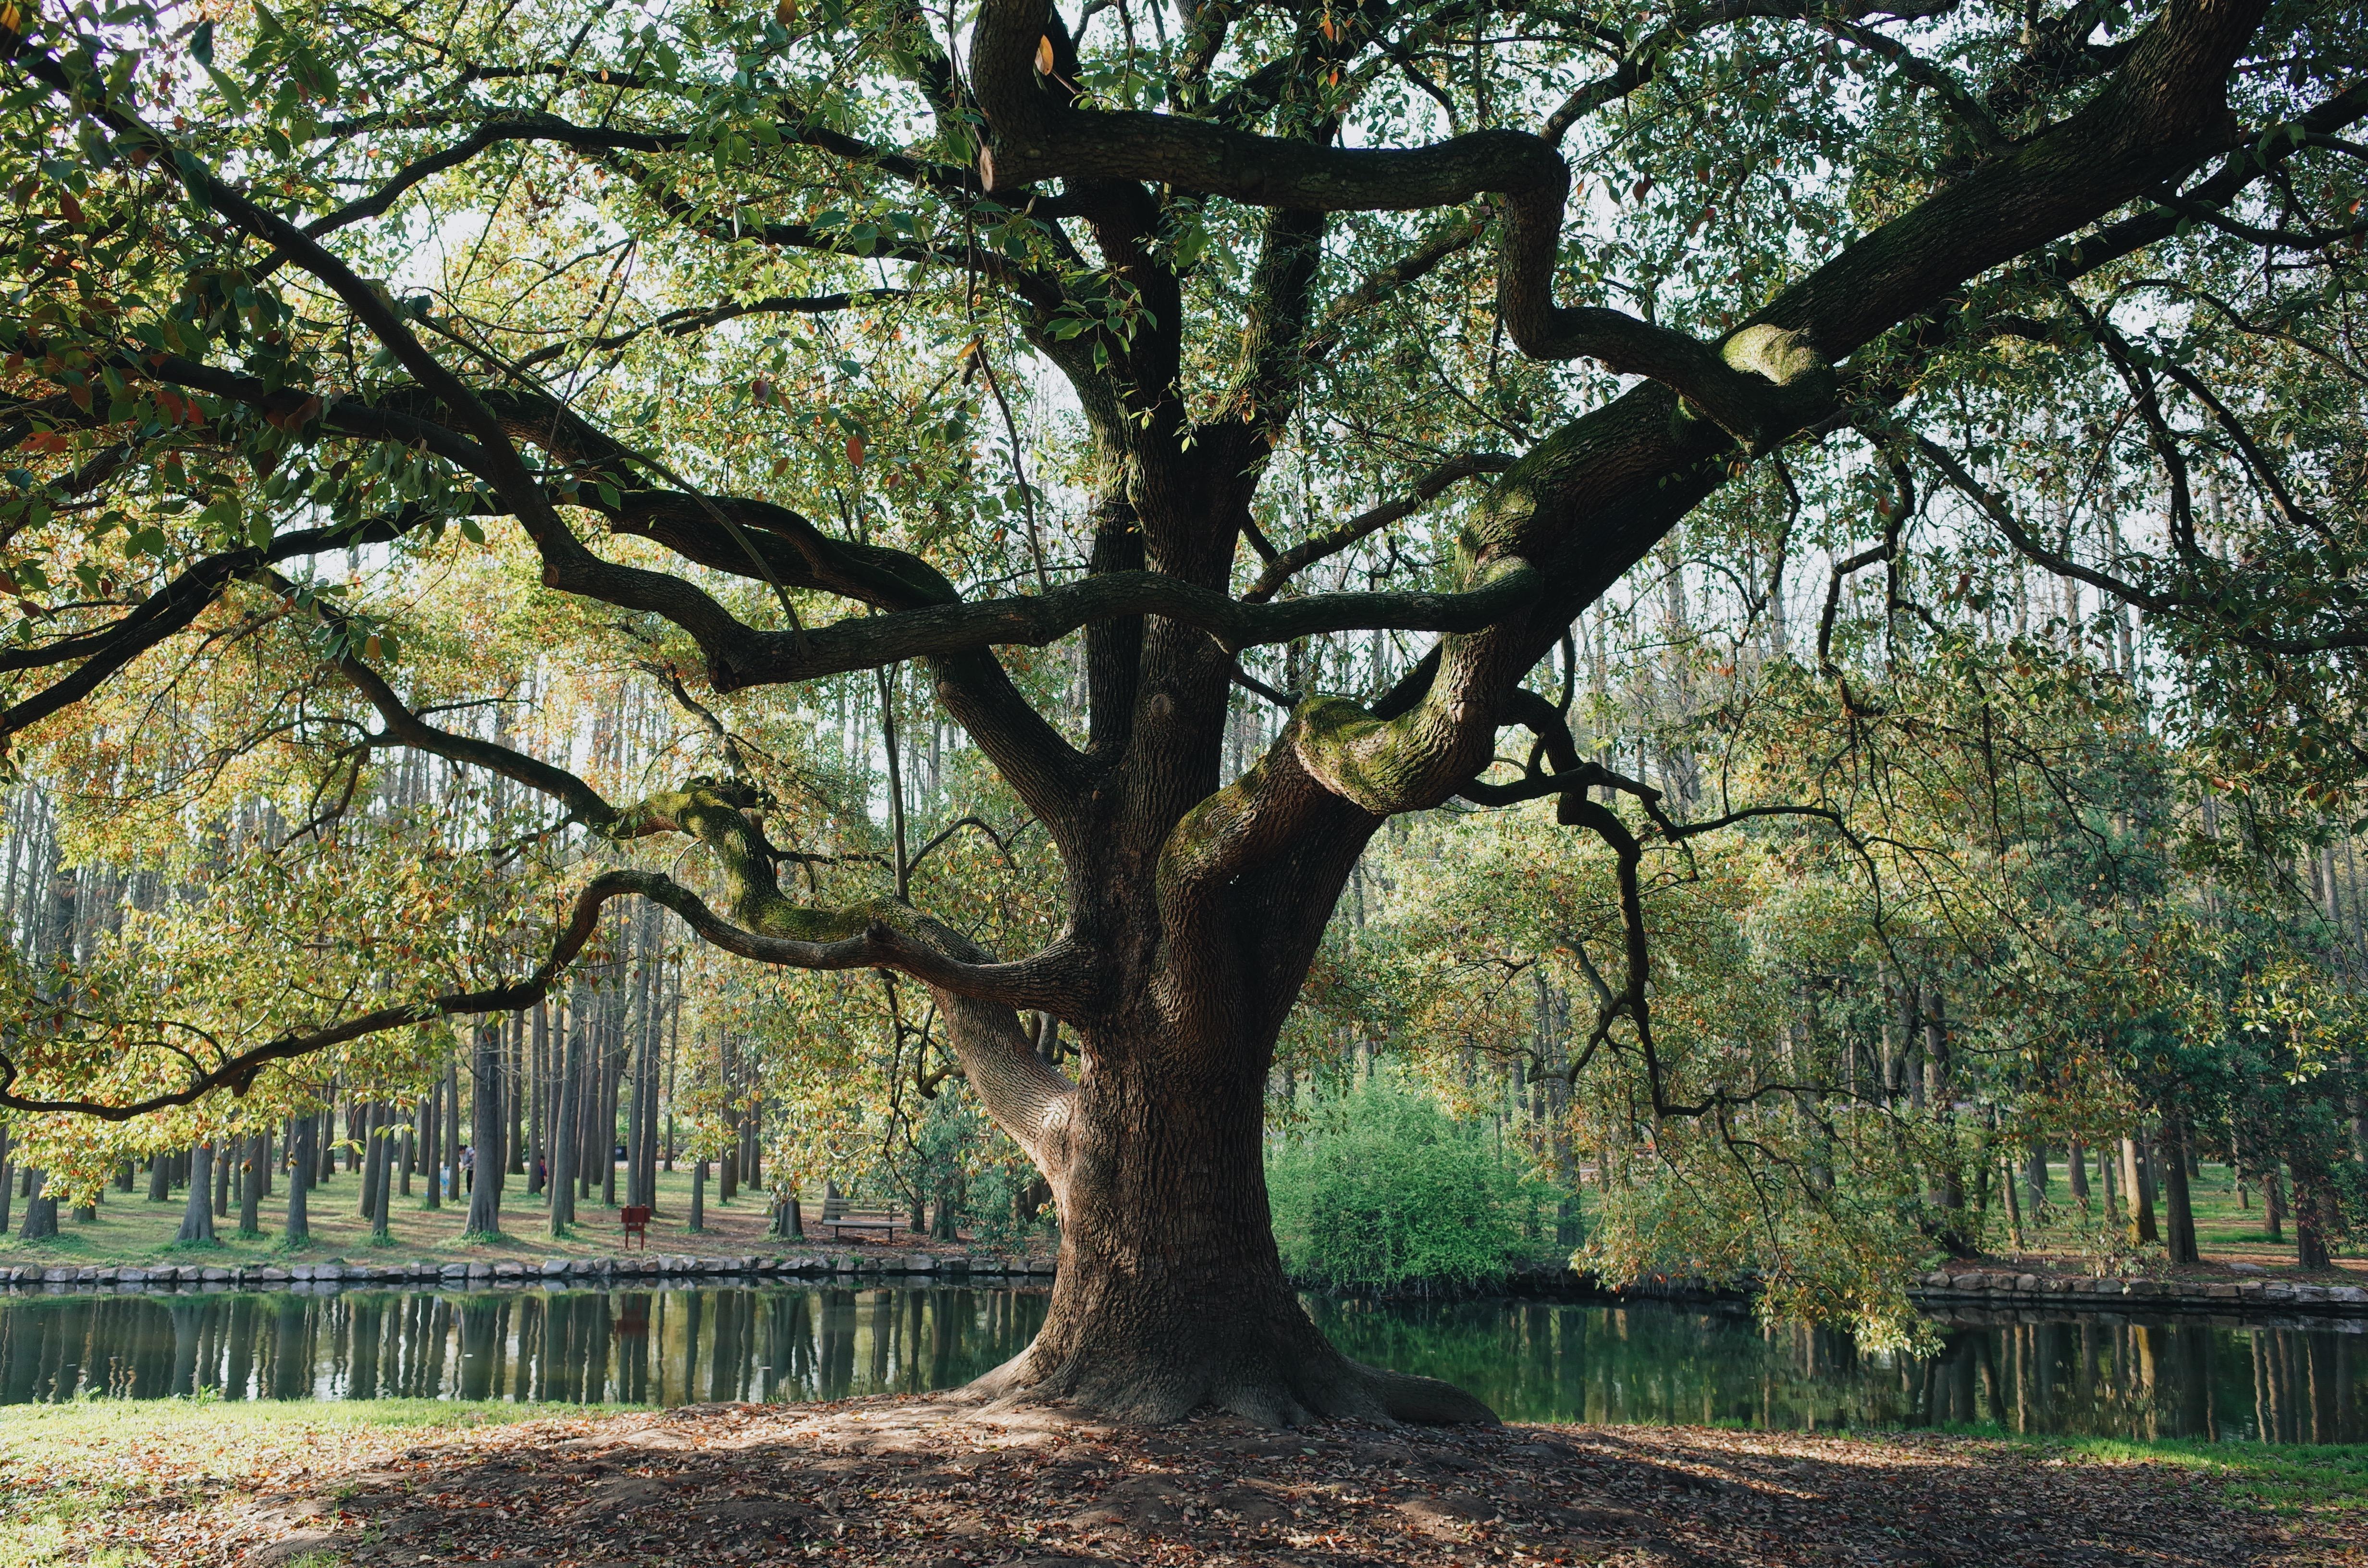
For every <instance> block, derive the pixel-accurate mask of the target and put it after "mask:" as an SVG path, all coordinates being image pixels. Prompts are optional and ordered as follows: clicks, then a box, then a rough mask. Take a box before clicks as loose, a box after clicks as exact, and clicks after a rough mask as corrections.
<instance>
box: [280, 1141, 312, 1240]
mask: <svg viewBox="0 0 2368 1568" xmlns="http://www.w3.org/2000/svg"><path fill="white" fill-rule="evenodd" d="M289 1127H290V1140H291V1142H293V1144H294V1147H293V1148H291V1149H290V1150H289V1162H288V1223H287V1227H286V1229H284V1230H283V1231H282V1232H281V1233H280V1235H279V1244H280V1245H282V1246H286V1247H299V1246H302V1245H303V1244H305V1243H307V1242H309V1241H311V1240H312V1239H313V1217H312V1211H311V1210H310V1207H309V1206H308V1205H307V1204H306V1202H305V1199H307V1198H308V1197H309V1196H310V1195H311V1193H312V1190H313V1167H314V1162H315V1161H316V1160H317V1159H318V1157H319V1151H317V1150H316V1149H315V1148H314V1147H313V1144H314V1143H315V1142H318V1141H319V1139H320V1129H321V1123H320V1121H319V1120H318V1119H315V1118H313V1117H310V1116H300V1117H298V1118H296V1119H294V1120H293V1121H292V1122H290V1124H289Z"/></svg>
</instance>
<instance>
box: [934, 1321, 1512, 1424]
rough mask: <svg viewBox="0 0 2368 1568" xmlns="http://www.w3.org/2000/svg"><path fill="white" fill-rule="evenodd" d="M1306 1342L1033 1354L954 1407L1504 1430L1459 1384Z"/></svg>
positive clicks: (968, 1390)
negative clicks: (1200, 1351)
mask: <svg viewBox="0 0 2368 1568" xmlns="http://www.w3.org/2000/svg"><path fill="white" fill-rule="evenodd" d="M1293 1337H1297V1336H1293ZM1307 1337H1308V1338H1310V1339H1313V1341H1314V1344H1313V1345H1312V1346H1310V1345H1305V1344H1302V1345H1298V1346H1290V1347H1289V1350H1290V1352H1292V1353H1290V1354H1283V1353H1279V1352H1282V1351H1283V1350H1284V1349H1285V1347H1283V1346H1258V1347H1255V1348H1252V1347H1249V1346H1236V1347H1235V1348H1234V1351H1233V1353H1231V1354H1228V1353H1225V1352H1222V1351H1221V1352H1219V1353H1218V1354H1216V1355H1214V1356H1209V1357H1204V1358H1173V1359H1171V1358H1166V1357H1157V1358H1154V1357H1147V1356H1128V1357H1108V1358H1103V1357H1092V1356H1086V1355H1080V1354H1072V1355H1070V1356H1068V1357H1066V1358H1063V1359H1061V1360H1059V1361H1057V1362H1055V1363H1053V1364H1052V1365H1049V1366H1047V1365H1044V1364H1043V1362H1042V1358H1040V1357H1039V1356H1038V1347H1037V1346H1029V1347H1028V1348H1027V1349H1026V1350H1023V1351H1021V1352H1020V1353H1019V1355H1017V1356H1015V1357H1013V1358H1011V1359H1010V1360H1008V1361H1006V1362H1005V1363H1004V1364H1003V1365H1002V1366H1000V1367H997V1368H996V1369H995V1370H993V1371H991V1372H988V1373H986V1374H985V1376H983V1377H980V1378H978V1379H976V1380H975V1381H973V1382H971V1383H970V1384H969V1385H968V1386H967V1387H965V1388H963V1389H962V1390H961V1391H960V1392H958V1393H957V1394H956V1395H955V1396H954V1397H956V1398H960V1399H964V1400H973V1401H978V1402H981V1403H985V1404H986V1405H987V1406H988V1408H989V1409H991V1410H1012V1409H1019V1408H1023V1407H1027V1406H1031V1405H1042V1406H1049V1407H1053V1408H1057V1409H1060V1410H1063V1411H1066V1412H1069V1413H1072V1414H1075V1415H1081V1416H1087V1417H1090V1418H1094V1419H1098V1420H1103V1421H1110V1422H1116V1423H1119V1424H1121V1425H1125V1426H1166V1425H1167V1424H1169V1423H1171V1422H1176V1421H1181V1420H1183V1419H1185V1418H1186V1417H1188V1416H1190V1415H1194V1414H1195V1413H1197V1412H1202V1411H1206V1410H1210V1409H1215V1410H1222V1411H1227V1412H1230V1413H1231V1414H1233V1415H1238V1416H1241V1417H1242V1418H1243V1419H1245V1420H1247V1421H1254V1422H1256V1423H1258V1425H1259V1426H1314V1425H1315V1424H1317V1423H1319V1422H1323V1421H1340V1420H1354V1421H1370V1422H1374V1423H1377V1424H1381V1425H1385V1426H1386V1425H1395V1424H1397V1423H1400V1422H1412V1423H1416V1424H1417V1425H1422V1426H1451V1425H1457V1424H1462V1423H1476V1424H1480V1425H1484V1426H1495V1425H1497V1413H1496V1412H1495V1411H1493V1410H1490V1409H1489V1408H1488V1407H1487V1406H1486V1404H1484V1403H1481V1402H1480V1401H1479V1400H1477V1399H1474V1397H1473V1396H1472V1395H1470V1394H1468V1393H1465V1392H1463V1390H1462V1389H1459V1388H1457V1387H1456V1386H1455V1385H1454V1384H1452V1383H1448V1382H1442V1381H1440V1380H1439V1379H1437V1378H1423V1377H1416V1376H1413V1375H1411V1374H1409V1373H1406V1372H1393V1371H1390V1370H1387V1369H1384V1368H1381V1367H1369V1366H1366V1365H1365V1364H1364V1363H1363V1362H1361V1361H1352V1360H1350V1359H1349V1358H1348V1357H1346V1356H1343V1355H1341V1354H1340V1353H1339V1352H1338V1350H1335V1349H1334V1348H1333V1347H1332V1346H1331V1345H1330V1344H1329V1343H1327V1342H1326V1341H1325V1340H1324V1339H1323V1338H1322V1337H1321V1336H1320V1335H1315V1334H1314V1332H1313V1330H1312V1328H1311V1330H1310V1333H1309V1335H1308V1336H1307ZM1039 1344H1040V1345H1041V1344H1042V1341H1041V1340H1040V1341H1039Z"/></svg>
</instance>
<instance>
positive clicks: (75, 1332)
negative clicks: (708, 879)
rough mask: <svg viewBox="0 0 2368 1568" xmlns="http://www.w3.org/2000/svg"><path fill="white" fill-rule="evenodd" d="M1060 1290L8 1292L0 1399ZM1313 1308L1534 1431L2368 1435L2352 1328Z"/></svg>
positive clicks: (965, 1320) (763, 1350)
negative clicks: (1938, 1325) (1908, 1339)
mask: <svg viewBox="0 0 2368 1568" xmlns="http://www.w3.org/2000/svg"><path fill="white" fill-rule="evenodd" d="M1044 1302H1045V1297H1044V1295H1043V1293H1042V1291H1030V1290H964V1289H951V1288H945V1287H928V1286H916V1287H904V1288H886V1289H873V1290H837V1289H830V1288H817V1287H814V1286H808V1285H788V1284H783V1285H768V1286H756V1287H733V1288H711V1289H680V1290H614V1291H602V1290H570V1291H552V1292H546V1291H542V1290H514V1291H487V1292H480V1293H475V1294H447V1293H445V1292H442V1291H434V1290H423V1291H400V1290H353V1291H346V1292H341V1293H322V1294H309V1293H299V1292H291V1291H281V1292H277V1293H260V1292H218V1293H217V1292H208V1293H205V1294H190V1295H154V1296H150V1295H97V1294H76V1295H58V1296H28V1297H19V1298H15V1299H9V1300H5V1301H0V1403H30V1402H45V1401H56V1400H64V1399H72V1398H74V1397H76V1396H77V1395H80V1394H84V1393H106V1394H113V1395H118V1396H123V1397H130V1398H153V1397H156V1396H160V1395H169V1394H185V1395H186V1394H190V1393H193V1392H199V1391H210V1392H213V1393H215V1394H216V1395H218V1396H219V1397H222V1398H224V1399H306V1398H312V1399H381V1398H394V1397H405V1396H408V1397H413V1398H438V1399H510V1400H557V1401H570V1402H574V1401H583V1402H604V1401H606V1402H616V1403H637V1404H638V1403H649V1404H687V1403H702V1402H706V1401H713V1400H817V1399H841V1398H845V1397H848V1396H849V1395H852V1394H862V1393H884V1392H918V1391H922V1390H926V1389H933V1388H944V1387H948V1386H951V1385H953V1384H957V1383H962V1382H966V1381H969V1380H970V1379H972V1378H973V1377H975V1376H977V1375H978V1374H979V1373H980V1372H983V1371H985V1370H986V1369H988V1368H990V1367H993V1366H995V1365H996V1364H997V1363H998V1362H1001V1361H1003V1360H1005V1359H1007V1358H1009V1357H1011V1356H1013V1355H1016V1354H1018V1353H1019V1350H1020V1349H1021V1348H1023V1347H1024V1346H1026V1345H1027V1343H1028V1342H1029V1340H1030V1338H1031V1337H1032V1336H1033V1335H1034V1334H1035V1332H1036V1329H1037V1326H1038V1325H1039V1324H1042V1321H1043V1317H1044ZM1308 1305H1309V1310H1310V1311H1311V1312H1314V1313H1315V1317H1316V1319H1317V1321H1318V1322H1319V1323H1321V1324H1323V1325H1324V1327H1325V1329H1326V1332H1327V1333H1329V1334H1330V1335H1332V1336H1333V1338H1334V1340H1335V1341H1336V1342H1337V1343H1338V1344H1339V1346H1341V1348H1343V1349H1344V1350H1346V1351H1348V1352H1349V1354H1350V1355H1352V1356H1355V1357H1357V1358H1360V1359H1361V1360H1366V1361H1372V1362H1376V1363H1379V1364H1381V1365H1384V1366H1391V1367H1397V1368H1400V1369H1405V1370H1407V1371H1421V1372H1429V1373H1430V1374H1432V1375H1433V1376H1436V1377H1443V1378H1447V1379H1449V1380H1451V1381H1454V1382H1456V1383H1459V1384H1461V1385H1462V1386H1463V1387H1464V1388H1467V1389H1470V1390H1471V1391H1472V1392H1474V1393H1477V1394H1479V1395H1480V1396H1481V1397H1482V1398H1484V1399H1486V1400H1487V1401H1488V1403H1490V1404H1492V1405H1494V1406H1495V1407H1496V1408H1497V1411H1498V1412H1499V1413H1500V1414H1502V1415H1505V1416H1507V1417H1508V1418H1513V1419H1520V1420H1531V1421H1593V1422H1645V1423H1655V1424H1665V1423H1685V1424H1695V1423H1702V1424H1714V1425H1730V1426H1758V1427H1787V1428H1812V1429H1813V1428H1820V1427H1882V1426H2001V1427H2005V1428H2008V1429H2009V1430H2013V1431H2019V1432H2053V1433H2067V1434H2078V1435H2083V1436H2100V1437H2219V1438H2258V1437H2268V1438H2272V1439H2275V1440H2278V1441H2283V1442H2301V1443H2332V1442H2360V1441H2368V1336H2363V1335H2362V1334H2361V1333H2359V1332H2357V1330H2358V1329H2359V1328H2360V1327H2361V1326H2362V1325H2359V1324H2351V1325H2330V1326H2328V1327H2327V1328H2291V1327H2288V1328H2268V1327H2264V1328H2248V1327H2238V1326H2230V1325H2228V1324H2225V1323H2223V1324H2211V1323H2207V1322H2202V1321H2197V1320H2192V1319H2190V1320H2180V1319H2176V1318H2157V1319H2132V1318H2128V1317H2122V1316H2117V1315H2115V1314H2111V1313H2097V1314H2091V1315H2089V1316H2087V1317H2085V1318H2066V1319H2059V1320H2057V1321H2048V1322H2042V1321H2036V1320H2035V1319H2033V1320H2032V1321H1980V1322H1975V1321H1958V1322H1955V1323H1952V1324H1945V1325H1944V1328H1943V1334H1944V1343H1943V1346H1942V1348H1941V1352H1940V1353H1939V1354H1938V1355H1935V1356H1931V1357H1912V1356H1891V1355H1866V1354H1861V1352H1860V1351H1859V1350H1858V1348H1857V1347H1856V1346H1855V1345H1853V1344H1852V1342H1851V1341H1850V1339H1849V1337H1848V1336H1847V1335H1836V1334H1832V1333H1828V1332H1826V1331H1823V1330H1818V1329H1812V1328H1807V1327H1804V1326H1798V1325H1778V1326H1774V1327H1763V1326H1762V1325H1760V1324H1758V1323H1756V1322H1755V1321H1754V1320H1753V1319H1752V1318H1751V1316H1750V1314H1749V1313H1748V1312H1744V1311H1741V1310H1739V1309H1731V1308H1703V1307H1699V1306H1687V1305H1676V1304H1670V1303H1665V1302H1641V1303H1636V1304H1633V1305H1606V1304H1603V1303H1600V1302H1576V1303H1572V1302H1541V1301H1471V1302H1458V1303H1450V1304H1435V1305H1412V1306H1410V1305H1402V1304H1396V1303H1374V1302H1365V1301H1330V1300H1324V1299H1315V1298H1311V1299H1310V1301H1309V1302H1308ZM1999 1316H2000V1317H2001V1318H2008V1317H2010V1316H2011V1314H1999ZM2345 1326H2348V1327H2350V1328H2351V1329H2353V1330H2354V1332H2343V1327H2345Z"/></svg>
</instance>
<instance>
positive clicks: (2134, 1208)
mask: <svg viewBox="0 0 2368 1568" xmlns="http://www.w3.org/2000/svg"><path fill="white" fill-rule="evenodd" d="M2122 1187H2123V1193H2124V1195H2125V1196H2126V1197H2127V1198H2128V1199H2129V1205H2130V1241H2131V1243H2132V1244H2144V1243H2146V1242H2152V1241H2159V1240H2161V1237H2160V1236H2159V1235H2158V1234H2157V1233H2156V1231H2155V1224H2154V1199H2153V1197H2152V1196H2151V1195H2150V1194H2149V1193H2148V1192H2147V1191H2146V1176H2145V1173H2144V1172H2143V1171H2141V1170H2139V1168H2138V1141H2137V1140H2136V1139H2135V1138H2124V1139H2123V1140H2122Z"/></svg>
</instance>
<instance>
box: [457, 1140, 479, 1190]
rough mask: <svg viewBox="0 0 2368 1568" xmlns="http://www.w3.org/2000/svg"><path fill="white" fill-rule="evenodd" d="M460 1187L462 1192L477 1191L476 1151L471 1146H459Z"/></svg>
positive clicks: (464, 1144)
mask: <svg viewBox="0 0 2368 1568" xmlns="http://www.w3.org/2000/svg"><path fill="white" fill-rule="evenodd" d="M461 1187H462V1190H464V1191H468V1192H474V1191H476V1190H477V1151H476V1148H475V1146H474V1145H473V1144H469V1143H463V1144H461Z"/></svg>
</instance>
